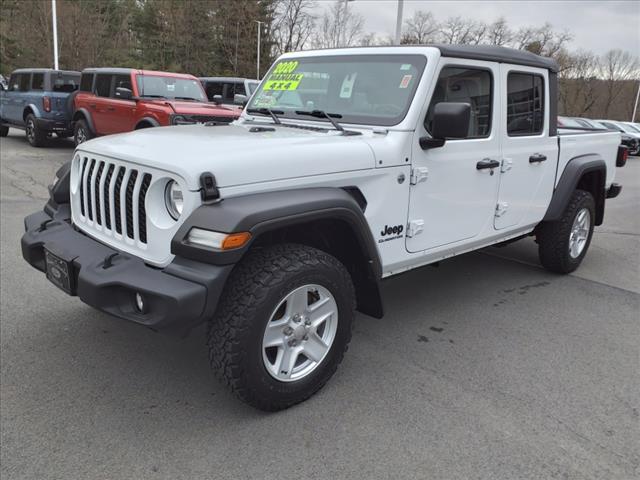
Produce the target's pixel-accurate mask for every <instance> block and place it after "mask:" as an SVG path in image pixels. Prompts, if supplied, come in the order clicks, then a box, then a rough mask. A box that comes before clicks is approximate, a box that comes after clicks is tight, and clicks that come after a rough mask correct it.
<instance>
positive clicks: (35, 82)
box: [31, 73, 44, 90]
mask: <svg viewBox="0 0 640 480" xmlns="http://www.w3.org/2000/svg"><path fill="white" fill-rule="evenodd" d="M31 90H44V73H34V74H33V76H32V77H31Z"/></svg>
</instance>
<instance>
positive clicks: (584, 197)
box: [536, 190, 596, 273]
mask: <svg viewBox="0 0 640 480" xmlns="http://www.w3.org/2000/svg"><path fill="white" fill-rule="evenodd" d="M595 214H596V209H595V201H594V200H593V196H592V195H591V194H590V193H589V192H586V191H584V190H576V191H575V192H573V195H572V196H571V199H570V200H569V204H568V205H567V207H566V208H565V211H564V213H563V214H562V218H560V219H559V220H556V221H553V222H544V223H543V224H541V225H540V227H539V228H538V232H537V234H536V238H537V241H538V254H539V257H540V263H542V266H543V267H545V268H546V269H547V270H550V271H552V272H556V273H571V272H573V271H574V270H575V269H576V268H578V266H579V265H580V263H581V262H582V259H583V258H584V256H585V255H586V254H587V250H588V249H589V245H590V244H591V237H592V236H593V227H594V225H595V223H594V222H595V218H596V215H595Z"/></svg>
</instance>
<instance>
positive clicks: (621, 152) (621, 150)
mask: <svg viewBox="0 0 640 480" xmlns="http://www.w3.org/2000/svg"><path fill="white" fill-rule="evenodd" d="M628 157H629V149H628V148H627V147H625V146H624V145H620V146H619V147H618V157H617V158H616V167H624V166H625V164H626V163H627V158H628Z"/></svg>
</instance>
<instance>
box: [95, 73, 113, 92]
mask: <svg viewBox="0 0 640 480" xmlns="http://www.w3.org/2000/svg"><path fill="white" fill-rule="evenodd" d="M95 92H96V95H98V96H99V97H108V96H109V95H110V94H111V75H108V74H99V75H98V76H97V77H96V88H95Z"/></svg>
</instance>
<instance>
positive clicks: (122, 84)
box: [112, 75, 133, 98]
mask: <svg viewBox="0 0 640 480" xmlns="http://www.w3.org/2000/svg"><path fill="white" fill-rule="evenodd" d="M116 88H128V89H129V90H133V87H132V86H131V76H130V75H116V81H115V84H114V86H113V95H112V96H113V97H114V98H118V97H116Z"/></svg>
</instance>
